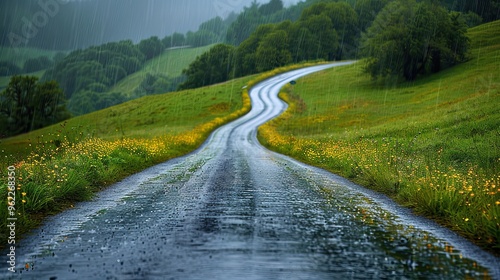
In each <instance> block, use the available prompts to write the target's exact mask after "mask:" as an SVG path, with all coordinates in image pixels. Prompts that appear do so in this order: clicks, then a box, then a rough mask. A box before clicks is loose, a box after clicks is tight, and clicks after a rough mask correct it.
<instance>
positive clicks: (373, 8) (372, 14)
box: [354, 0, 390, 32]
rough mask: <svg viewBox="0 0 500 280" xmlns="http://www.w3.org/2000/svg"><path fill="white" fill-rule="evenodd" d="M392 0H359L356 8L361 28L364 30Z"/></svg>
mask: <svg viewBox="0 0 500 280" xmlns="http://www.w3.org/2000/svg"><path fill="white" fill-rule="evenodd" d="M389 1H390V0H357V1H356V3H355V5H354V10H355V11H356V13H357V14H358V19H359V25H358V26H359V29H360V31H362V32H364V31H365V30H366V29H368V27H369V26H370V25H371V24H372V22H373V21H374V20H375V18H376V17H377V15H378V13H379V12H380V11H381V10H382V9H383V8H384V7H385V5H387V3H389Z"/></svg>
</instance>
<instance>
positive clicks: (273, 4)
mask: <svg viewBox="0 0 500 280" xmlns="http://www.w3.org/2000/svg"><path fill="white" fill-rule="evenodd" d="M282 9H283V1H281V0H271V1H269V3H267V4H263V5H262V6H260V7H259V12H260V14H261V15H264V16H267V15H272V14H274V13H276V12H279V11H281V10H282Z"/></svg>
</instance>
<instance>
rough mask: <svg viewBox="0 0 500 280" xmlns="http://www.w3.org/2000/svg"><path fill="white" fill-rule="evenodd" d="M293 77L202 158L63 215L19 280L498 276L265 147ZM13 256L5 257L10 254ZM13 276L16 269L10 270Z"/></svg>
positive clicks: (397, 210) (217, 136)
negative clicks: (264, 127) (264, 135)
mask: <svg viewBox="0 0 500 280" xmlns="http://www.w3.org/2000/svg"><path fill="white" fill-rule="evenodd" d="M348 63H349V62H344V63H333V64H328V65H322V66H315V67H310V68H305V69H301V70H296V71H292V72H288V73H285V74H281V75H278V76H276V77H273V78H271V79H269V80H266V81H264V82H262V83H260V84H258V85H257V86H255V87H253V88H252V90H251V91H250V95H251V99H252V110H251V112H250V113H248V114H247V115H246V116H244V117H242V118H240V119H238V120H236V121H234V122H232V123H230V124H227V125H225V126H223V127H221V128H219V129H218V130H216V131H215V132H214V133H213V134H212V135H211V136H210V138H209V139H208V140H207V141H206V143H205V144H204V145H203V146H202V147H201V148H199V149H198V150H197V151H195V152H193V153H191V154H189V155H187V156H185V157H182V158H178V159H174V160H171V161H168V162H165V163H163V164H160V165H158V166H155V167H152V168H150V169H147V170H145V171H144V172H141V173H138V174H136V175H134V176H131V177H129V178H127V179H125V180H124V181H122V182H120V183H118V184H116V185H114V186H112V187H110V188H108V189H107V190H105V191H103V192H102V193H100V194H99V195H98V197H97V198H96V199H94V200H93V201H91V202H85V203H82V204H79V205H77V206H76V207H75V208H74V209H71V210H69V211H66V212H64V213H62V214H60V215H57V216H55V217H53V218H51V219H50V220H49V221H47V223H46V224H45V225H44V226H43V227H42V228H40V229H38V230H37V231H35V232H34V233H33V234H32V235H31V236H29V237H27V238H26V239H24V240H23V241H22V242H21V244H20V245H19V247H18V252H17V255H18V256H19V258H18V264H17V265H18V271H17V272H16V273H9V272H2V273H1V274H0V277H2V278H3V277H5V278H7V279H417V278H418V279H422V278H427V279H464V278H467V277H468V278H471V279H474V278H477V279H485V278H486V279H488V278H489V277H491V278H498V277H499V275H500V274H499V267H500V265H499V259H498V258H497V257H494V256H492V255H490V254H488V253H486V252H484V251H482V250H480V249H479V248H477V247H475V246H474V245H472V244H470V243H469V242H467V241H465V240H464V239H462V238H460V237H458V236H457V235H456V234H454V233H453V232H451V231H449V230H447V229H444V228H442V227H440V226H438V225H436V224H435V223H433V222H431V221H429V220H426V219H423V218H419V217H416V216H414V215H412V214H411V213H410V212H409V211H408V210H406V209H404V208H401V207H399V206H397V205H395V204H394V203H393V202H392V201H391V200H389V199H387V198H385V197H384V196H381V195H378V194H376V193H373V192H371V191H369V190H366V189H364V188H362V187H360V186H357V185H355V184H353V183H351V182H349V181H347V180H345V179H343V178H341V177H338V176H336V175H334V174H331V173H328V172H326V171H324V170H321V169H317V168H314V167H310V166H307V165H305V164H302V163H300V162H297V161H295V160H292V159H290V158H288V157H286V156H282V155H279V154H276V153H274V152H271V151H268V150H266V149H265V148H263V147H262V146H261V145H260V144H259V143H258V141H257V139H256V129H257V127H258V126H259V125H261V124H263V123H265V122H266V121H268V120H270V119H272V118H274V117H276V116H278V115H279V114H280V113H281V112H282V111H283V110H285V109H286V104H284V103H283V102H282V101H281V100H280V99H278V97H277V94H278V91H279V89H280V88H281V87H282V86H283V85H285V84H286V83H289V82H290V81H292V80H295V79H297V78H299V77H301V76H304V75H308V74H311V73H313V72H316V71H321V70H324V69H326V68H329V67H339V66H342V65H345V64H348ZM4 256H5V254H4ZM5 271H7V265H5Z"/></svg>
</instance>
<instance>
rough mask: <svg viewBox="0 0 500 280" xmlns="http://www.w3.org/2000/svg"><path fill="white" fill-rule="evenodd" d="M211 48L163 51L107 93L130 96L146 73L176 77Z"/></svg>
mask: <svg viewBox="0 0 500 280" xmlns="http://www.w3.org/2000/svg"><path fill="white" fill-rule="evenodd" d="M211 47H212V45H209V46H203V47H198V48H179V49H170V50H165V51H164V52H163V53H162V54H161V55H160V56H158V57H155V58H153V59H151V60H149V61H148V62H146V64H145V65H144V67H143V68H142V69H141V70H140V71H138V72H136V73H134V74H132V75H129V76H127V77H126V78H124V79H123V80H121V81H120V82H119V83H118V84H116V85H115V86H114V87H113V88H111V89H110V90H109V92H121V93H123V94H125V95H126V96H131V95H132V94H133V92H134V90H135V89H136V88H137V87H138V86H139V85H140V84H141V82H142V80H143V79H144V78H145V77H146V74H148V73H150V74H162V75H166V76H168V77H171V78H175V77H178V76H180V75H181V74H182V70H184V69H185V68H187V67H188V66H189V64H191V62H193V61H194V60H195V59H196V57H197V56H199V55H201V54H203V53H204V52H206V51H208V50H209V49H210V48H211Z"/></svg>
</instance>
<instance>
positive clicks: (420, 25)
mask: <svg viewBox="0 0 500 280" xmlns="http://www.w3.org/2000/svg"><path fill="white" fill-rule="evenodd" d="M453 21H454V19H453V15H452V14H449V13H448V12H447V11H446V10H445V9H444V8H443V7H442V6H440V5H438V4H436V3H431V2H429V1H425V2H420V3H417V2H416V1H414V0H400V1H395V2H391V3H389V4H388V5H387V6H386V7H385V8H384V9H383V10H382V11H381V12H380V13H379V15H378V16H377V17H376V19H375V21H374V22H373V24H372V26H371V27H370V28H368V31H367V33H366V36H365V37H364V38H363V43H362V53H363V54H364V55H365V56H366V57H368V59H367V67H366V70H367V72H369V73H370V74H371V75H372V76H373V77H378V76H382V77H383V76H387V75H396V76H400V75H401V76H403V77H404V78H405V79H406V80H414V79H416V78H417V75H418V74H420V73H425V72H427V71H429V70H432V71H434V72H436V71H439V70H441V68H442V67H441V66H442V65H443V64H446V65H447V66H450V65H453V64H456V63H458V62H460V61H463V60H464V59H465V58H466V51H467V45H468V40H467V37H466V36H465V32H466V28H465V23H464V22H463V21H459V20H458V18H455V21H456V22H455V23H454V22H453Z"/></svg>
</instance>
